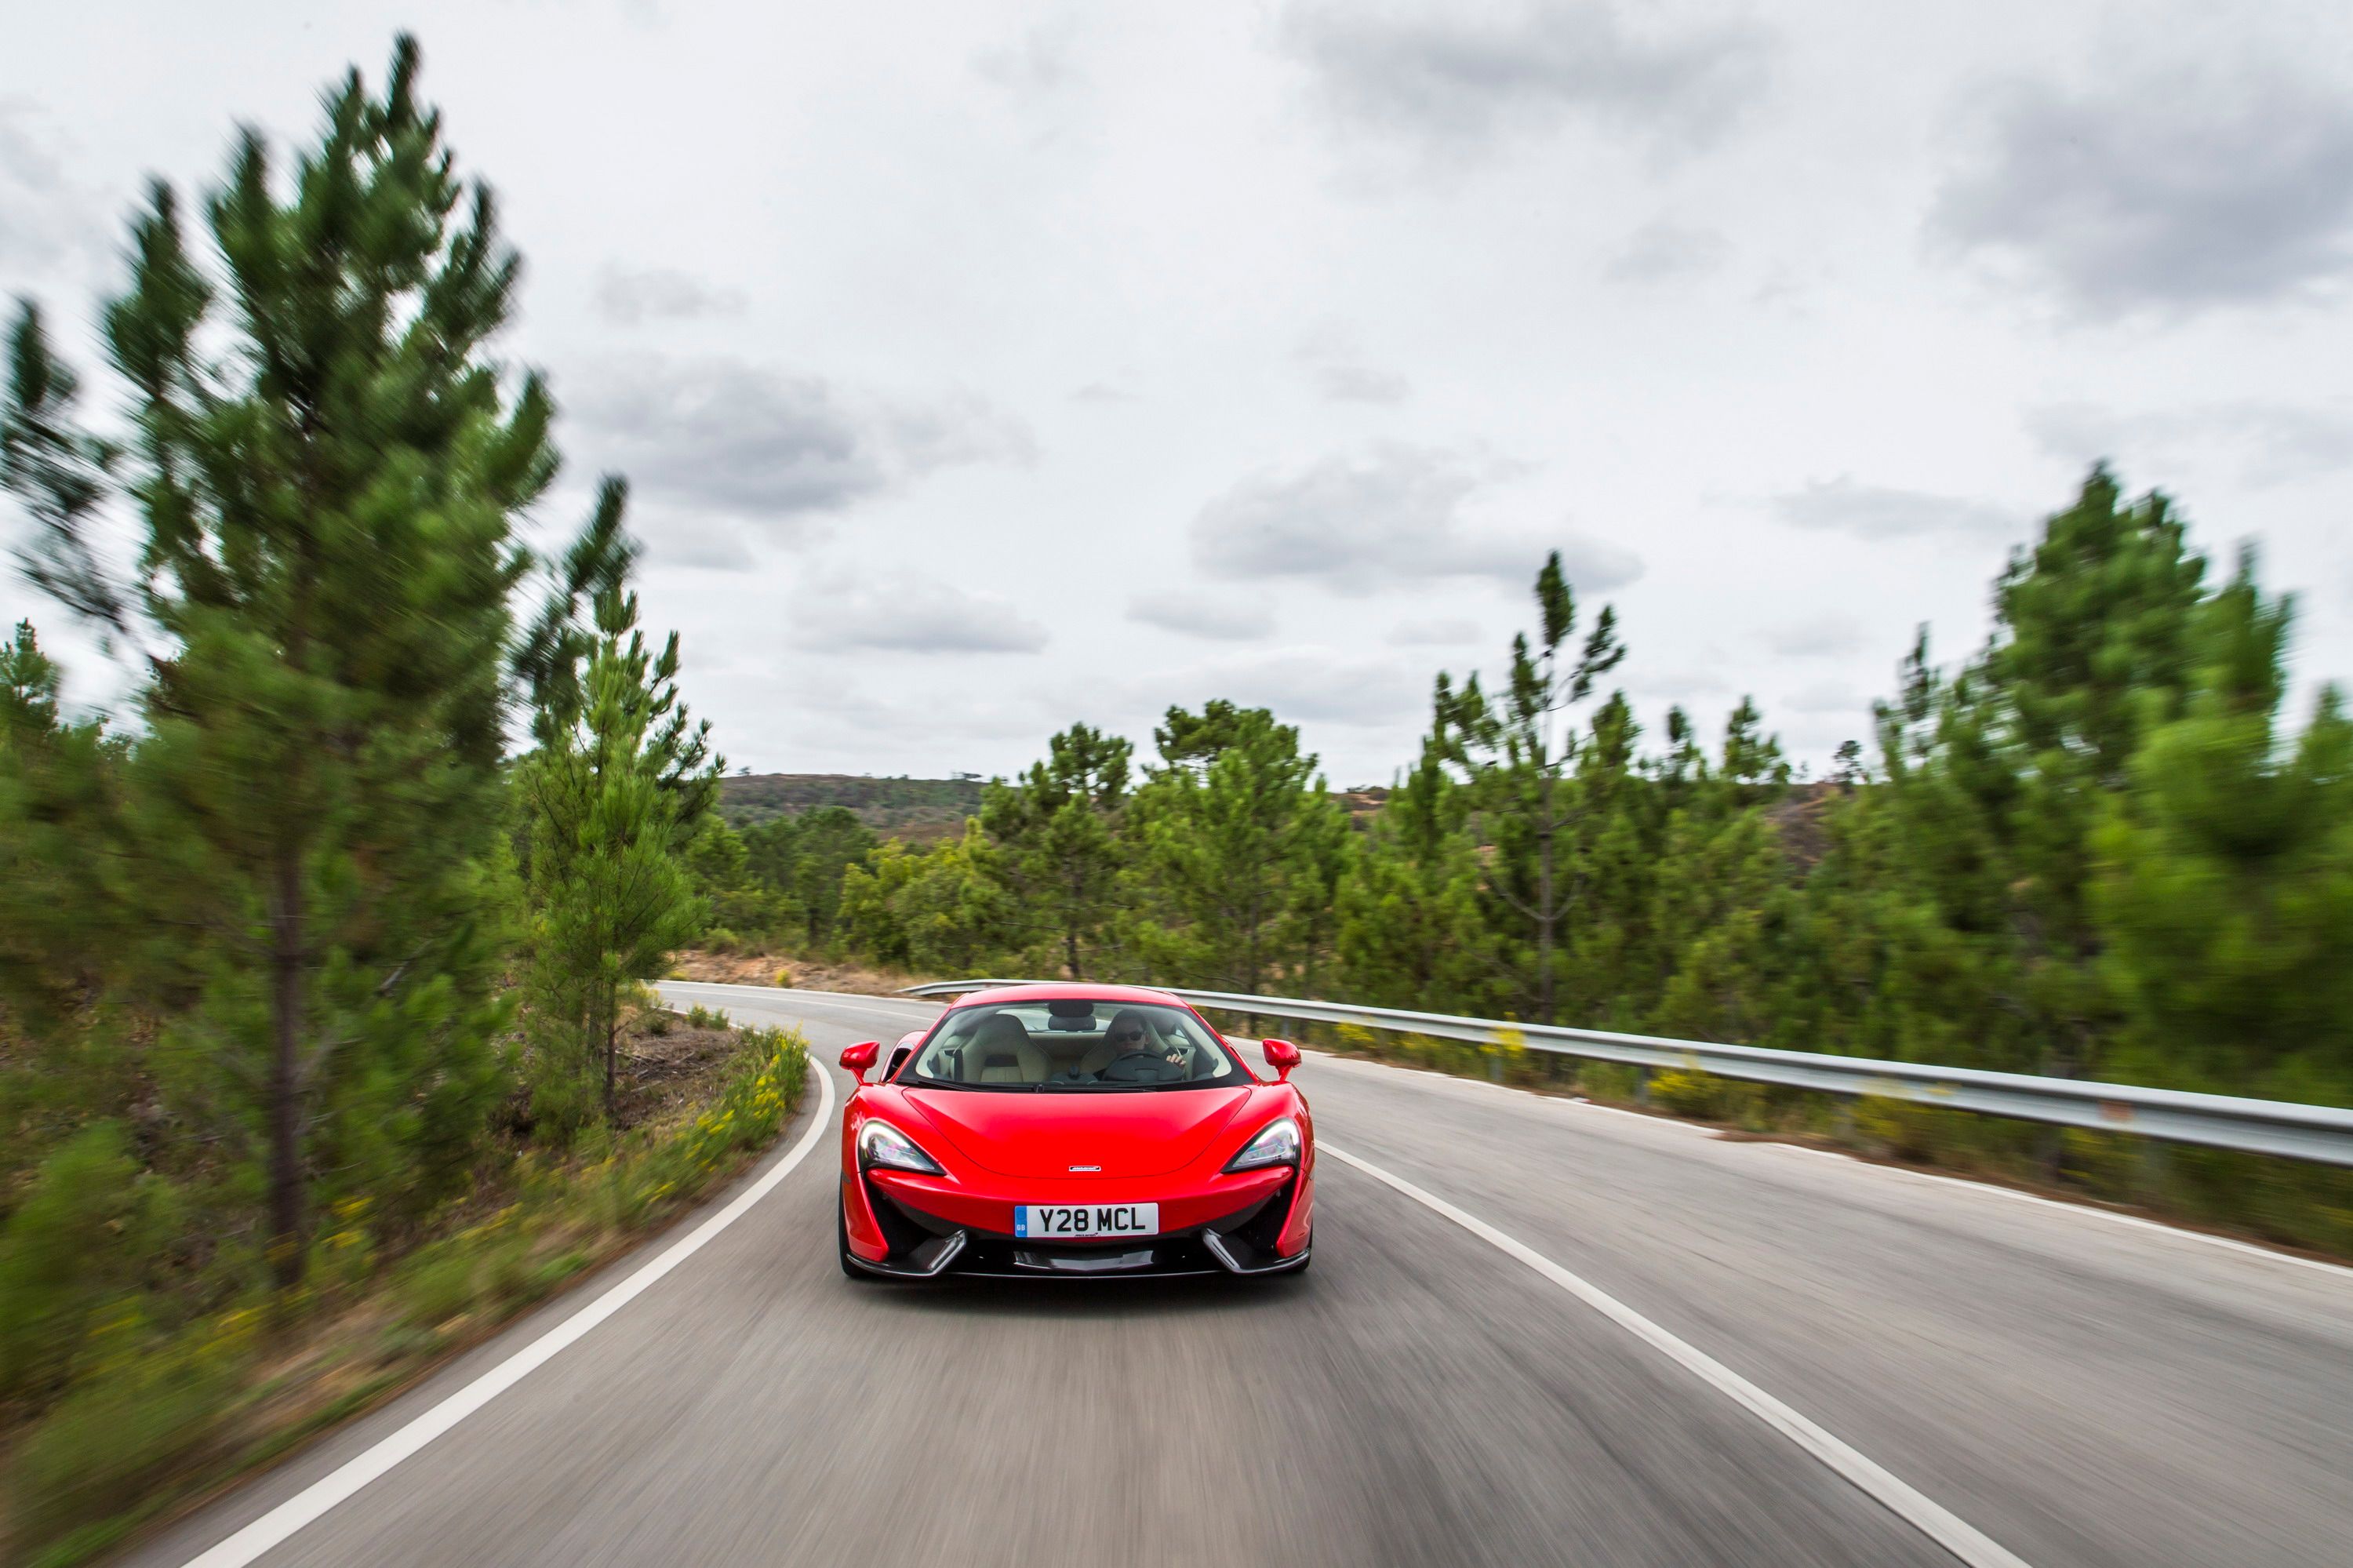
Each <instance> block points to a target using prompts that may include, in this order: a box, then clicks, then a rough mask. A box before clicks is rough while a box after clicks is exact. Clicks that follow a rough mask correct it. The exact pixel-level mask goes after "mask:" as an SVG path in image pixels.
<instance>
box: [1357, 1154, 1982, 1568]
mask: <svg viewBox="0 0 2353 1568" xmlns="http://www.w3.org/2000/svg"><path fill="white" fill-rule="evenodd" d="M1316 1151H1317V1152H1318V1153H1320V1154H1328V1155H1331V1156H1332V1157H1333V1158H1334V1159H1335V1160H1342V1161H1345V1163H1347V1164H1349V1165H1353V1166H1355V1167H1356V1169H1357V1170H1359V1171H1363V1172H1364V1173H1365V1174H1366V1175H1367V1176H1370V1177H1371V1178H1372V1179H1373V1180H1375V1181H1379V1182H1382V1183H1384V1184H1386V1185H1388V1186H1390V1187H1393V1188H1395V1189H1396V1190H1397V1191H1398V1192H1402V1193H1404V1194H1405V1195H1406V1196H1407V1197H1409V1198H1411V1199H1412V1200H1413V1201H1414V1202H1417V1203H1419V1204H1421V1205H1422V1206H1423V1207H1424V1208H1426V1209H1429V1210H1430V1211H1431V1212H1432V1213H1438V1214H1442V1215H1444V1216H1445V1217H1446V1218H1447V1219H1450V1220H1452V1221H1453V1222H1454V1223H1455V1224H1458V1225H1461V1227H1462V1228H1463V1229H1464V1230H1466V1231H1469V1232H1470V1233H1471V1234H1472V1235H1475V1236H1477V1237H1478V1238H1479V1239H1480V1240H1482V1241H1483V1242H1486V1243H1487V1244H1488V1245H1491V1246H1493V1247H1494V1248H1496V1249H1497V1250H1498V1251H1500V1252H1503V1253H1505V1254H1508V1255H1511V1256H1513V1257H1515V1258H1517V1259H1518V1260H1519V1261H1520V1262H1522V1263H1525V1264H1526V1265H1527V1266H1529V1267H1530V1268H1533V1269H1535V1271H1536V1272H1537V1273H1538V1274H1541V1275H1543V1276H1544V1277H1546V1279H1549V1280H1551V1281H1552V1282H1553V1283H1554V1284H1555V1285H1557V1286H1559V1287H1561V1288H1562V1289H1563V1290H1566V1291H1567V1292H1568V1293H1569V1294H1570V1295H1571V1296H1574V1297H1576V1298H1577V1299H1578V1300H1580V1301H1582V1302H1584V1303H1585V1304H1586V1305H1587V1306H1588V1307H1590V1308H1593V1309H1594V1310H1595V1311H1597V1312H1599V1313H1600V1314H1601V1315H1602V1316H1603V1317H1605V1318H1607V1319H1609V1320H1610V1321H1611V1322H1613V1323H1615V1324H1617V1325H1618V1326H1619V1327H1620V1328H1621V1329H1624V1330H1626V1331H1627V1332H1628V1333H1630V1334H1632V1335H1633V1336H1634V1337H1635V1338H1637V1339H1639V1340H1642V1341H1643V1342H1645V1343H1646V1344H1648V1345H1650V1346H1651V1348H1652V1349H1653V1350H1656V1351H1660V1352H1662V1354H1664V1355H1665V1356H1666V1357H1667V1358H1668V1359H1669V1360H1671V1361H1676V1362H1678V1363H1680V1364H1681V1365H1682V1366H1683V1367H1684V1368H1685V1369H1686V1370H1688V1371H1690V1372H1693V1373H1694V1374H1696V1375H1697V1376H1698V1377H1699V1378H1700V1379H1701V1381H1703V1382H1704V1383H1708V1384H1709V1385H1710V1386H1712V1387H1714V1388H1715V1390H1716V1391H1717V1392H1718V1393H1722V1394H1724V1395H1725V1396H1726V1397H1727V1398H1729V1399H1731V1400H1732V1401H1733V1403H1734V1404H1738V1405H1741V1406H1742V1407H1744V1408H1745V1409H1746V1410H1747V1411H1748V1412H1749V1413H1750V1414H1753V1415H1755V1416H1757V1418H1758V1419H1760V1420H1762V1421H1763V1422H1764V1423H1765V1424H1766V1425H1768V1426H1770V1427H1772V1428H1773V1429H1774V1430H1775V1431H1777V1432H1779V1433H1780V1434H1781V1435H1782V1436H1785V1437H1787V1438H1788V1439H1789V1440H1790V1441H1791V1442H1793V1443H1795V1444H1796V1445H1797V1446H1799V1447H1800V1448H1803V1449H1804V1450H1805V1451H1806V1452H1807V1453H1809V1454H1811V1455H1812V1456H1813V1457H1815V1458H1817V1459H1820V1461H1821V1462H1822V1463H1823V1464H1825V1465H1827V1466H1829V1467H1831V1469H1833V1470H1835V1471H1837V1472H1838V1473H1839V1474H1840V1475H1841V1476H1842V1477H1844V1478H1846V1479H1847V1480H1849V1481H1851V1482H1852V1483H1853V1484H1854V1486H1855V1487H1857V1488H1858V1489H1861V1490H1862V1491H1863V1492H1865V1493H1866V1494H1868V1495H1869V1496H1871V1497H1872V1498H1873V1499H1876V1500H1877V1501H1878V1502H1879V1503H1881V1504H1882V1505H1883V1506H1884V1507H1885V1508H1886V1509H1887V1510H1889V1511H1890V1512H1892V1513H1894V1515H1895V1516H1896V1517H1897V1518H1899V1519H1901V1520H1904V1521H1905V1523H1907V1524H1909V1525H1911V1526H1912V1527H1913V1528H1914V1529H1915V1530H1917V1531H1920V1533H1921V1534H1923V1535H1925V1536H1926V1537H1927V1538H1928V1539H1929V1540H1931V1541H1933V1542H1936V1544H1937V1545H1939V1546H1941V1547H1943V1548H1944V1549H1945V1550H1946V1551H1947V1552H1951V1553H1952V1554H1953V1555H1954V1556H1955V1557H1957V1558H1958V1559H1959V1560H1960V1561H1961V1562H1963V1563H1968V1565H1969V1568H2027V1565H2026V1563H2025V1561H2024V1560H2023V1559H2022V1558H2021V1557H2019V1556H2017V1555H2016V1554H2015V1553H2013V1552H2010V1551H2009V1550H2008V1549H2007V1548H2005V1547H2003V1546H2001V1545H2000V1544H1999V1543H1998V1542H1994V1541H1993V1540H1991V1539H1990V1538H1989V1537H1988V1536H1986V1535H1985V1534H1983V1533H1982V1532H1980V1531H1978V1530H1977V1529H1975V1528H1974V1527H1972V1526H1971V1525H1969V1524H1968V1523H1966V1522H1964V1521H1963V1520H1961V1519H1960V1518H1959V1517H1958V1516H1957V1515H1956V1514H1954V1513H1952V1512H1951V1511H1950V1510H1947V1509H1946V1508H1944V1507H1943V1506H1942V1505H1940V1504H1938V1503H1936V1502H1935V1501H1933V1500H1932V1499H1929V1498H1927V1497H1926V1496H1924V1495H1922V1494H1921V1493H1920V1492H1918V1491H1916V1490H1915V1489H1913V1488H1912V1487H1911V1486H1910V1485H1908V1484H1906V1483H1905V1482H1904V1481H1902V1480H1900V1479H1898V1478H1896V1477H1895V1476H1894V1475H1893V1474H1891V1473H1890V1472H1889V1471H1887V1470H1886V1469H1884V1468H1883V1467H1881V1466H1879V1465H1877V1464H1875V1463H1873V1461H1872V1460H1870V1459H1867V1458H1865V1457H1863V1456H1862V1454H1860V1453H1858V1452H1857V1451H1856V1450H1855V1449H1853V1448H1852V1447H1851V1446H1848V1445H1847V1444H1846V1443H1845V1442H1843V1441H1841V1439H1839V1438H1838V1437H1836V1436H1832V1435H1831V1433H1829V1432H1826V1431H1824V1430H1823V1429H1822V1428H1821V1427H1820V1426H1818V1425H1815V1424H1814V1423H1813V1422H1812V1421H1810V1420H1808V1419H1807V1418H1806V1417H1805V1416H1803V1415H1800V1414H1798V1413H1797V1412H1796V1411H1794V1410H1792V1409H1790V1408H1789V1407H1788V1405H1786V1404H1782V1403H1781V1402H1780V1401H1779V1400H1778V1399H1776V1398H1774V1397H1773V1396H1772V1395H1771V1394H1769V1393H1766V1392H1765V1391H1764V1390H1763V1389H1761V1388H1758V1387H1757V1385H1756V1384H1755V1383H1750V1382H1749V1381H1748V1380H1747V1379H1746V1378H1745V1377H1742V1376H1741V1375H1740V1374H1739V1373H1738V1372H1734V1371H1733V1370H1732V1369H1731V1368H1730V1367H1727V1366H1725V1364H1724V1363H1723V1362H1722V1361H1717V1360H1716V1359H1715V1357H1714V1356H1711V1355H1709V1354H1707V1352H1705V1351H1702V1350H1699V1349H1697V1348H1696V1347H1694V1346H1693V1345H1691V1344H1689V1343H1687V1342H1685V1341H1684V1340H1680V1339H1678V1338H1676V1337H1675V1336H1674V1335H1673V1334H1672V1333H1670V1332H1668V1331H1667V1330H1664V1329H1662V1328H1661V1327H1660V1326H1659V1325H1658V1324H1656V1323H1653V1322H1651V1319H1648V1318H1645V1317H1643V1316H1642V1315H1641V1313H1640V1312H1637V1311H1635V1310H1634V1309H1633V1308H1631V1307H1629V1306H1627V1305H1626V1304H1625V1303H1624V1302H1622V1301H1620V1300H1619V1299H1618V1298H1616V1297H1614V1296H1611V1295H1610V1294H1609V1293H1608V1292H1607V1291H1605V1290H1602V1289H1601V1288H1600V1287H1598V1286H1595V1285H1592V1284H1590V1283H1588V1281H1586V1280H1585V1279H1583V1278H1581V1277H1578V1276H1577V1275H1574V1274H1571V1273H1570V1272H1569V1271H1568V1270H1567V1269H1566V1268H1563V1267H1562V1266H1560V1265H1558V1264H1556V1263H1555V1262H1553V1260H1552V1259H1550V1258H1548V1257H1546V1256H1545V1255H1543V1254H1542V1253H1540V1252H1537V1251H1536V1250H1535V1248H1534V1247H1531V1246H1528V1245H1525V1243H1523V1242H1520V1241H1517V1240H1514V1238H1513V1237H1511V1236H1508V1235H1505V1234H1504V1233H1503V1232H1502V1231H1499V1230H1497V1229H1496V1228H1495V1227H1494V1226H1493V1225H1491V1224H1487V1222H1486V1221H1484V1220H1482V1219H1479V1218H1478V1217H1476V1216H1475V1215H1472V1214H1470V1213H1465V1212H1464V1211H1462V1210H1461V1209H1458V1208H1456V1207H1455V1206H1454V1205H1453V1204H1451V1203H1450V1202H1447V1201H1446V1200H1445V1199H1443V1198H1440V1197H1439V1196H1437V1195H1436V1194H1435V1193H1432V1192H1424V1191H1423V1190H1422V1189H1421V1188H1419V1187H1417V1186H1415V1185H1414V1184H1413V1183H1412V1182H1410V1181H1406V1180H1405V1179H1404V1178H1402V1177H1399V1176H1392V1175H1390V1174H1389V1173H1388V1171H1384V1170H1382V1169H1381V1168H1380V1167H1379V1166H1377V1165H1375V1164H1373V1163H1371V1162H1370V1161H1368V1160H1360V1159H1358V1158H1357V1157H1356V1156H1355V1155H1353V1154H1350V1153H1348V1152H1347V1151H1346V1150H1340V1149H1335V1148H1333V1147H1332V1145H1330V1144H1328V1143H1325V1142H1324V1141H1323V1140H1322V1139H1317V1140H1316Z"/></svg>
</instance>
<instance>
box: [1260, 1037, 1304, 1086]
mask: <svg viewBox="0 0 2353 1568" xmlns="http://www.w3.org/2000/svg"><path fill="white" fill-rule="evenodd" d="M1258 1044H1259V1049H1260V1050H1261V1051H1263V1052H1265V1053H1266V1065H1268V1066H1270V1067H1271V1068H1273V1069H1274V1075H1275V1076H1276V1077H1278V1078H1280V1079H1282V1081H1283V1082H1284V1083H1286V1084H1287V1083H1289V1082H1290V1081H1291V1069H1292V1068H1293V1067H1296V1066H1297V1065H1299V1047H1298V1046H1296V1045H1293V1044H1292V1043H1291V1042H1290V1041H1288V1040H1261V1041H1260V1042H1259V1043H1258Z"/></svg>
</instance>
